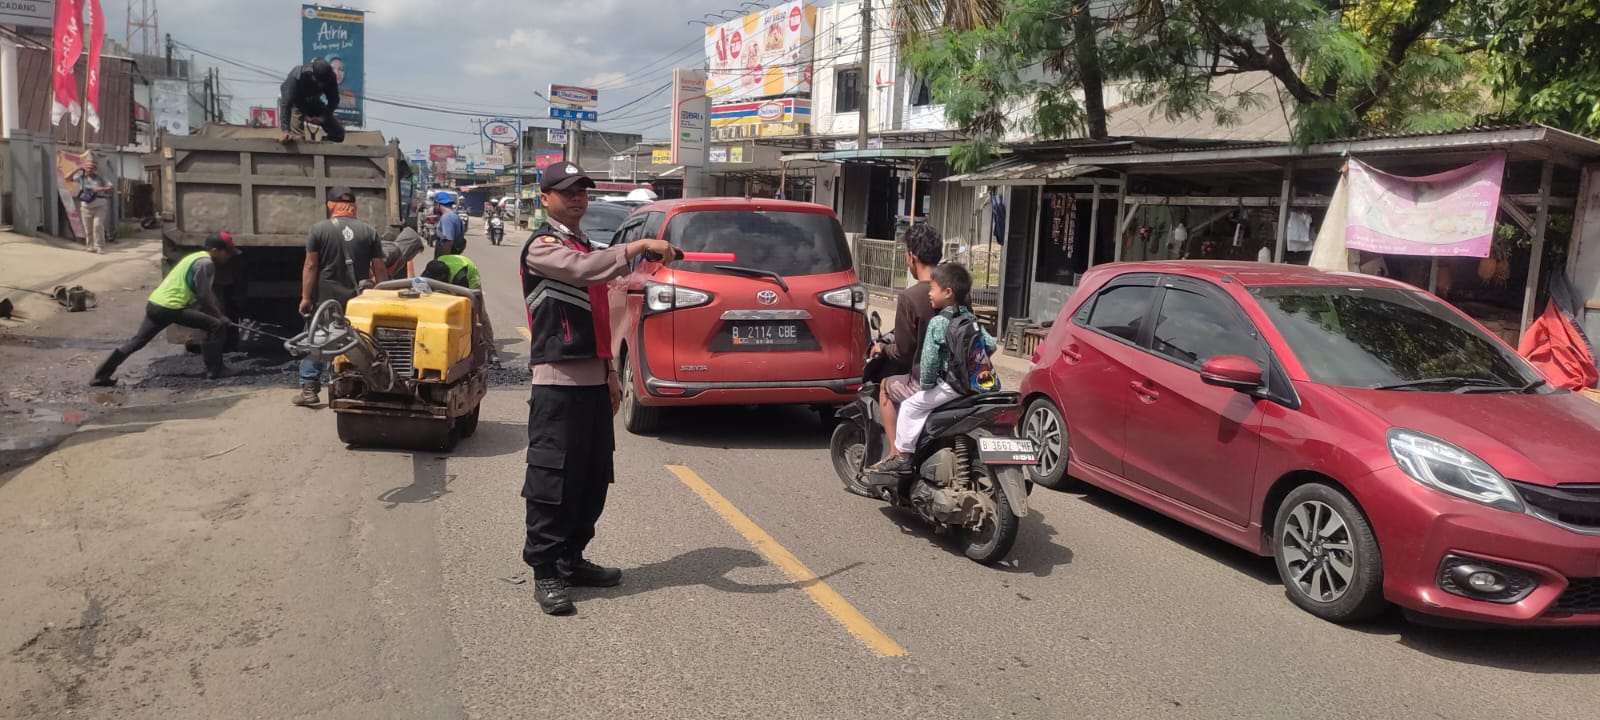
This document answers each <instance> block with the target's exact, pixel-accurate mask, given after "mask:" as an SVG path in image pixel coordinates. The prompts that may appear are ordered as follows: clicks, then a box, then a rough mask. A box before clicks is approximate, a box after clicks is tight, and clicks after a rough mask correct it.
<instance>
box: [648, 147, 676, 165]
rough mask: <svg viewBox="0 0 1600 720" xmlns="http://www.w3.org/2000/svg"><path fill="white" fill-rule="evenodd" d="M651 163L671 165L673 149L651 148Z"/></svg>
mask: <svg viewBox="0 0 1600 720" xmlns="http://www.w3.org/2000/svg"><path fill="white" fill-rule="evenodd" d="M650 164H651V165H671V164H672V151H671V150H667V149H665V148H663V149H660V150H651V151H650Z"/></svg>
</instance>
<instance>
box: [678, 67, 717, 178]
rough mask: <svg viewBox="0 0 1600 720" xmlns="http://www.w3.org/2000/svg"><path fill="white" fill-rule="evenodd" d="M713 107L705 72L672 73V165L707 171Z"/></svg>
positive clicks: (692, 70)
mask: <svg viewBox="0 0 1600 720" xmlns="http://www.w3.org/2000/svg"><path fill="white" fill-rule="evenodd" d="M710 114H711V103H710V100H709V98H707V97H706V73H705V71H704V70H697V69H689V68H678V69H676V70H673V71H672V162H673V163H674V164H677V165H685V166H689V167H703V166H704V165H705V162H706V159H705V158H706V130H707V128H709V127H710V125H711V123H710V120H711V118H710V117H708V116H709V115H710Z"/></svg>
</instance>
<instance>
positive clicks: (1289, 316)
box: [1252, 286, 1537, 390]
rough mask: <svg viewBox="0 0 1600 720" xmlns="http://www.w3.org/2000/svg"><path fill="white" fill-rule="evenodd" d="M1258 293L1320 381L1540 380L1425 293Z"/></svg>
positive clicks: (1511, 383) (1292, 289) (1298, 289)
mask: <svg viewBox="0 0 1600 720" xmlns="http://www.w3.org/2000/svg"><path fill="white" fill-rule="evenodd" d="M1252 292H1253V293H1254V294H1255V296H1256V298H1257V300H1258V301H1259V302H1260V303H1261V306H1262V308H1263V309H1265V310H1266V312H1267V316H1268V317H1270V318H1272V323H1273V324H1274V325H1275V326H1277V328H1278V332H1280V333H1282V334H1283V338H1284V340H1285V341H1286V342H1288V344H1289V348H1290V349H1292V350H1293V351H1294V354H1295V357H1297V358H1299V360H1300V364H1301V365H1303V366H1305V369H1306V374H1307V375H1308V376H1310V378H1311V379H1312V380H1313V381H1315V382H1318V383H1322V384H1325V385H1341V386H1347V387H1366V388H1379V387H1386V386H1393V385H1404V384H1408V383H1416V382H1418V381H1428V380H1432V379H1446V378H1466V379H1469V380H1473V381H1480V382H1482V383H1497V384H1500V385H1504V386H1508V387H1523V386H1526V385H1528V384H1529V383H1531V382H1534V381H1535V380H1536V379H1537V376H1536V375H1534V374H1533V372H1532V370H1531V369H1530V368H1529V367H1528V366H1527V364H1526V363H1524V362H1523V361H1522V359H1521V358H1519V357H1517V356H1516V355H1515V354H1513V353H1512V352H1511V351H1509V350H1508V349H1506V348H1505V347H1504V346H1503V345H1501V344H1500V343H1499V342H1497V341H1496V340H1495V339H1494V338H1493V337H1491V336H1490V335H1489V334H1488V333H1485V332H1484V331H1483V330H1481V329H1479V328H1477V327H1475V326H1473V325H1472V324H1471V323H1469V322H1468V321H1466V320H1465V319H1463V318H1462V317H1461V316H1460V315H1458V314H1457V313H1455V312H1454V311H1453V310H1451V309H1450V308H1448V307H1446V306H1445V305H1443V304H1442V303H1440V302H1439V301H1437V300H1433V299H1431V298H1429V297H1427V296H1425V295H1423V294H1421V293H1417V292H1410V291H1405V290H1396V289H1391V288H1342V287H1326V286H1268V287H1260V288H1256V289H1254V290H1253V291H1252ZM1451 387H1452V386H1451V384H1449V383H1442V384H1441V385H1440V386H1438V387H1437V388H1435V387H1433V386H1428V387H1427V388H1426V389H1439V390H1449V389H1451ZM1454 387H1457V388H1459V387H1462V386H1461V385H1456V386H1454ZM1418 389H1422V388H1418Z"/></svg>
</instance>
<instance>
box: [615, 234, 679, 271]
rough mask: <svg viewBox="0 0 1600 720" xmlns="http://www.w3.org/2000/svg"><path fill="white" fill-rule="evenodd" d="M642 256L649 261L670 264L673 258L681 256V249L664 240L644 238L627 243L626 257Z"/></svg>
mask: <svg viewBox="0 0 1600 720" xmlns="http://www.w3.org/2000/svg"><path fill="white" fill-rule="evenodd" d="M637 257H643V258H644V259H646V260H649V261H651V262H658V263H661V264H663V265H670V264H671V263H672V262H673V261H674V260H677V259H679V258H681V257H683V251H682V250H680V249H678V248H677V247H676V246H674V245H673V244H672V243H669V242H667V241H665V240H656V239H654V238H645V239H643V240H635V241H633V242H631V243H628V259H629V260H632V259H634V258H637Z"/></svg>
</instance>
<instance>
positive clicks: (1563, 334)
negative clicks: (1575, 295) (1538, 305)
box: [1517, 301, 1600, 390]
mask: <svg viewBox="0 0 1600 720" xmlns="http://www.w3.org/2000/svg"><path fill="white" fill-rule="evenodd" d="M1517 353H1518V354H1520V355H1522V356H1523V357H1525V358H1527V359H1528V362H1530V363H1532V364H1533V366H1534V367H1535V368H1537V369H1538V370H1539V372H1540V373H1542V374H1543V375H1544V378H1545V379H1546V380H1548V381H1550V384H1551V385H1554V386H1556V387H1562V388H1566V389H1568V390H1583V389H1586V388H1592V387H1594V386H1595V384H1596V383H1597V382H1600V371H1596V369H1595V364H1594V355H1593V354H1591V353H1590V352H1589V343H1588V342H1587V341H1586V340H1585V339H1584V337H1583V334H1582V333H1580V332H1578V326H1577V325H1574V324H1573V323H1572V320H1571V319H1570V318H1568V317H1567V315H1566V314H1565V313H1563V312H1562V311H1561V308H1560V307H1559V306H1558V305H1557V304H1556V303H1555V302H1554V301H1552V302H1550V303H1547V304H1546V305H1545V308H1544V314H1542V315H1540V316H1539V319H1537V320H1535V321H1533V325H1531V326H1529V327H1528V332H1527V333H1526V334H1524V335H1523V336H1522V342H1521V343H1520V344H1519V345H1518V347H1517Z"/></svg>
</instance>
